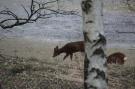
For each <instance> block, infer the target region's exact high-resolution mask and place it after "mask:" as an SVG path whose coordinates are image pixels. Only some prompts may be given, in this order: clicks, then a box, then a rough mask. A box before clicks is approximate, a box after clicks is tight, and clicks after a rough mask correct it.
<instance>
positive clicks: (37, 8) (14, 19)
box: [0, 0, 77, 29]
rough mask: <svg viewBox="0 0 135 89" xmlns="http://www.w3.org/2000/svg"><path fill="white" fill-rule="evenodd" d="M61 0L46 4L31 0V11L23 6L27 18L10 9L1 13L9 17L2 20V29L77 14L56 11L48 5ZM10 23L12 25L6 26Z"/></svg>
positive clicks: (0, 13) (0, 23) (74, 12)
mask: <svg viewBox="0 0 135 89" xmlns="http://www.w3.org/2000/svg"><path fill="white" fill-rule="evenodd" d="M58 1H59V0H54V1H48V2H45V3H41V2H38V1H34V0H31V5H30V8H29V10H27V9H26V8H25V7H24V6H23V5H21V6H22V7H23V9H24V11H25V12H24V13H26V14H27V17H25V18H22V17H19V16H17V15H16V14H15V13H14V12H13V11H11V10H9V9H8V8H7V9H6V10H2V11H0V15H5V16H9V17H10V18H9V19H7V18H6V19H2V20H1V21H0V27H1V28H3V29H7V28H13V27H15V26H20V25H24V24H26V23H33V22H36V21H37V20H38V19H39V18H42V19H46V18H50V17H51V15H53V14H55V15H56V14H63V15H68V14H77V13H76V11H64V10H60V9H59V7H58V8H56V9H51V8H50V7H49V6H48V4H52V3H56V4H58V3H59V2H58ZM6 23H10V24H6Z"/></svg>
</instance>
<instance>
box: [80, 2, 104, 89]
mask: <svg viewBox="0 0 135 89" xmlns="http://www.w3.org/2000/svg"><path fill="white" fill-rule="evenodd" d="M81 7H82V14H83V33H84V40H85V54H86V55H85V63H84V87H85V89H107V73H106V70H107V62H106V55H105V52H104V51H105V46H106V38H105V36H104V32H103V20H102V17H103V13H102V9H103V1H102V0H82V3H81Z"/></svg>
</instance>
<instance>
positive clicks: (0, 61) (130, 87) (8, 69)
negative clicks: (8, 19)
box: [0, 39, 135, 89]
mask: <svg viewBox="0 0 135 89" xmlns="http://www.w3.org/2000/svg"><path fill="white" fill-rule="evenodd" d="M63 44H64V43H60V46H62V45H63ZM56 45H58V43H55V44H54V43H52V44H50V43H36V42H29V41H24V40H20V39H19V41H18V40H6V41H1V43H0V47H2V48H3V50H1V54H2V55H0V83H1V85H2V87H3V89H83V58H84V57H83V55H82V54H80V53H76V54H75V56H74V58H73V60H72V61H71V60H70V59H69V57H68V58H67V59H66V60H64V61H63V60H62V58H63V56H64V54H61V55H60V56H58V57H56V58H52V57H51V56H52V54H53V48H54V47H55V46H56ZM14 50H16V51H14ZM117 51H120V52H124V53H125V54H126V55H127V56H128V61H127V62H126V63H125V64H124V65H122V66H120V65H109V70H108V76H109V89H135V85H134V84H135V67H134V63H135V60H134V59H135V56H134V53H135V50H134V49H128V48H127V49H121V48H112V49H108V50H107V54H108V55H109V54H111V53H113V52H117ZM21 54H22V55H21Z"/></svg>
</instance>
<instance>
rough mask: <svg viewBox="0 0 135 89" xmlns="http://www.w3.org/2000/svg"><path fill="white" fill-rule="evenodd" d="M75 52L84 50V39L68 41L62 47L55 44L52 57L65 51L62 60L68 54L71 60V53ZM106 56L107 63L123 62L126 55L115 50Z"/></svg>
mask: <svg viewBox="0 0 135 89" xmlns="http://www.w3.org/2000/svg"><path fill="white" fill-rule="evenodd" d="M76 52H84V41H77V42H70V43H67V44H65V45H64V46H63V47H62V48H59V47H58V46H56V47H55V48H54V53H53V57H56V56H58V55H60V54H61V53H66V55H65V56H64V58H63V60H65V59H66V58H67V57H68V56H69V55H70V58H71V60H72V57H73V54H74V53H76ZM106 58H107V64H121V65H122V64H124V62H125V61H126V60H127V57H126V55H125V54H124V53H121V52H115V53H112V54H110V55H109V56H107V57H106Z"/></svg>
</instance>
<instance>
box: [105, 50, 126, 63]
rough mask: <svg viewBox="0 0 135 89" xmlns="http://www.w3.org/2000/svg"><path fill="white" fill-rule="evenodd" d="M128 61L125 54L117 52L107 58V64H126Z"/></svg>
mask: <svg viewBox="0 0 135 89" xmlns="http://www.w3.org/2000/svg"><path fill="white" fill-rule="evenodd" d="M126 60H127V57H126V55H125V54H124V53H121V52H115V53H113V54H111V55H109V56H108V57H107V63H108V64H112V63H115V64H120V65H122V64H124V62H125V61H126Z"/></svg>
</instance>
